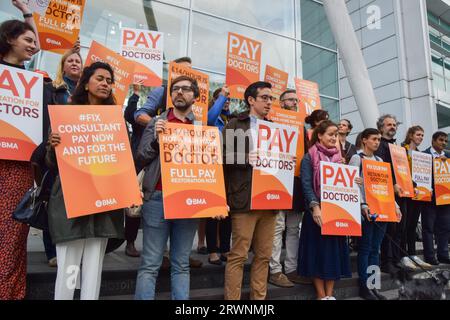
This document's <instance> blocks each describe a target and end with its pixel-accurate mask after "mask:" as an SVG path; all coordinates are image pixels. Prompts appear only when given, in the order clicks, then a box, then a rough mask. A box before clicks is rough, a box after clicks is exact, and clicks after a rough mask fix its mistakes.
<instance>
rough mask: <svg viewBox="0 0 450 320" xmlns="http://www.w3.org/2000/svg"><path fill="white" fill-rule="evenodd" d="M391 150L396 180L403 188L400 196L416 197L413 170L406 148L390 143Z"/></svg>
mask: <svg viewBox="0 0 450 320" xmlns="http://www.w3.org/2000/svg"><path fill="white" fill-rule="evenodd" d="M389 150H390V152H391V158H392V166H393V168H394V174H395V181H396V184H397V185H398V186H399V187H400V188H401V192H400V197H402V198H412V197H414V185H413V183H412V178H411V170H410V169H409V163H408V157H407V155H406V150H405V148H403V147H401V146H397V145H395V144H392V143H390V144H389Z"/></svg>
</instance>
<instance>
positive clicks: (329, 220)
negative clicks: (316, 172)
mask: <svg viewBox="0 0 450 320" xmlns="http://www.w3.org/2000/svg"><path fill="white" fill-rule="evenodd" d="M320 177H321V179H320V180H321V182H320V194H321V196H320V199H321V200H320V209H321V211H322V229H321V231H322V235H329V236H361V234H362V233H361V197H360V194H359V186H358V185H357V184H356V183H355V178H356V177H359V168H358V167H352V166H347V165H344V164H337V163H332V162H323V161H321V162H320Z"/></svg>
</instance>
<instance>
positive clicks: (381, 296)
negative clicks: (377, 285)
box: [371, 289, 388, 300]
mask: <svg viewBox="0 0 450 320" xmlns="http://www.w3.org/2000/svg"><path fill="white" fill-rule="evenodd" d="M371 291H372V293H373V295H374V296H375V297H377V299H378V300H387V299H388V298H386V297H385V296H383V295H382V294H381V293H380V291H378V290H377V289H372V290H371Z"/></svg>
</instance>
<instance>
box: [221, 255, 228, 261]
mask: <svg viewBox="0 0 450 320" xmlns="http://www.w3.org/2000/svg"><path fill="white" fill-rule="evenodd" d="M220 260H222V261H223V262H227V261H228V257H227V256H226V255H224V254H221V255H220Z"/></svg>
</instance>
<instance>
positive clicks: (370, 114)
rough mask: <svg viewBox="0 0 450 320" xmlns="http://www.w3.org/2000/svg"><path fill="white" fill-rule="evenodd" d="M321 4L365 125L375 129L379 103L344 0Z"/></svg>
mask: <svg viewBox="0 0 450 320" xmlns="http://www.w3.org/2000/svg"><path fill="white" fill-rule="evenodd" d="M323 5H324V9H325V13H326V15H327V18H328V22H329V24H330V27H331V31H332V32H333V35H334V39H335V41H336V44H337V46H338V50H339V52H340V56H341V58H342V63H343V64H344V68H345V72H346V74H347V76H348V82H349V84H350V88H351V89H352V92H353V96H354V97H355V100H356V104H357V106H358V109H359V113H360V115H361V119H362V121H363V124H364V127H366V128H369V127H372V128H376V121H377V119H378V117H379V115H380V114H379V111H378V104H377V100H376V98H375V93H374V91H373V87H372V83H371V81H370V78H369V72H368V71H367V67H366V64H365V62H364V58H363V55H362V52H361V48H360V47H359V43H358V40H357V39H356V34H355V31H354V29H353V24H352V21H351V19H350V15H349V14H348V11H347V6H346V5H345V0H324V1H323Z"/></svg>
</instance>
